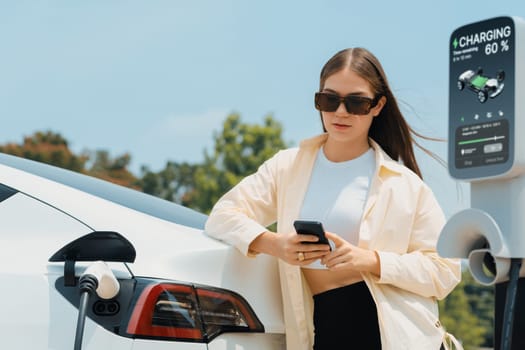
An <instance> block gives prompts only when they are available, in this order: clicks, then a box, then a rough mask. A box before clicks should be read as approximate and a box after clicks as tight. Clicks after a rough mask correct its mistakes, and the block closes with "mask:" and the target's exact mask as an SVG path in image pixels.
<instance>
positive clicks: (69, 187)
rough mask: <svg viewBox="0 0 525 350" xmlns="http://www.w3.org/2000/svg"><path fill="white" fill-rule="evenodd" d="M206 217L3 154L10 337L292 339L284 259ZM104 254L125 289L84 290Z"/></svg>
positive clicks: (103, 344) (214, 345)
mask: <svg viewBox="0 0 525 350" xmlns="http://www.w3.org/2000/svg"><path fill="white" fill-rule="evenodd" d="M205 220H206V216H205V215H203V214H200V213H197V212H195V211H192V210H190V209H188V208H184V207H182V206H179V205H177V204H174V203H171V202H168V201H165V200H162V199H159V198H156V197H153V196H150V195H147V194H144V193H141V192H138V191H135V190H131V189H127V188H124V187H121V186H117V185H113V184H110V183H108V182H105V181H102V180H99V179H95V178H92V177H88V176H85V175H81V174H77V173H74V172H71V171H67V170H64V169H60V168H57V167H52V166H49V165H46V164H42V163H38V162H34V161H29V160H26V159H22V158H18V157H14V156H9V155H5V154H0V237H1V244H0V286H1V289H0V310H1V311H2V317H1V318H0V344H1V348H2V349H10V350H14V349H31V350H37V349H57V350H62V349H73V348H75V349H80V348H82V349H97V350H100V349H115V350H120V349H133V350H141V349H148V350H155V349H173V350H204V349H207V350H233V349H235V350H242V349H251V350H259V349H261V350H262V349H265V350H267V349H285V336H284V321H283V316H282V315H283V312H282V302H281V294H280V284H279V275H278V271H277V262H276V261H275V259H273V258H271V257H268V256H259V257H257V258H255V259H251V258H246V257H244V256H242V255H241V254H240V253H239V252H238V251H237V250H236V249H235V248H232V247H230V246H228V245H226V244H224V243H221V242H218V241H216V240H214V239H212V238H209V237H208V236H206V235H205V234H204V233H203V230H202V229H203V225H204V222H205ZM96 264H103V265H104V266H106V267H107V269H108V274H110V275H112V276H114V277H113V278H114V279H115V278H116V281H117V282H118V283H117V286H116V287H118V288H117V289H116V290H115V293H118V294H116V296H111V295H110V296H109V298H108V296H107V295H102V296H103V297H104V298H103V297H101V296H99V292H100V291H99V290H98V289H97V292H92V293H88V292H86V293H82V297H81V291H80V287H79V286H80V285H82V283H80V284H79V279H81V278H84V276H87V275H89V276H92V275H91V274H89V273H88V272H87V271H86V270H87V269H88V268H92V267H93V266H95V265H96ZM88 271H89V270H88ZM99 277H100V276H99ZM98 282H99V285H102V278H99V281H98ZM95 287H97V285H95ZM86 295H87V297H85V296H86ZM86 314H87V317H86V318H84V315H86ZM84 322H85V323H84Z"/></svg>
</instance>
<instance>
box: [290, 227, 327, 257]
mask: <svg viewBox="0 0 525 350" xmlns="http://www.w3.org/2000/svg"><path fill="white" fill-rule="evenodd" d="M293 226H294V227H295V231H296V232H297V233H298V234H301V235H314V236H317V238H319V241H318V242H303V243H306V244H328V245H330V243H329V242H328V238H326V236H325V234H324V228H323V224H322V223H320V222H319V221H310V220H295V221H294V223H293ZM330 250H332V247H330Z"/></svg>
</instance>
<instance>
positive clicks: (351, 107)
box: [315, 92, 381, 115]
mask: <svg viewBox="0 0 525 350" xmlns="http://www.w3.org/2000/svg"><path fill="white" fill-rule="evenodd" d="M380 98H381V96H380V95H378V96H376V97H374V98H369V97H364V96H357V95H347V96H344V97H341V96H339V95H336V94H333V93H328V92H316V93H315V108H316V109H318V110H319V111H322V112H335V111H336V110H337V108H339V105H340V104H341V102H342V103H344V105H345V108H346V111H347V112H348V113H350V114H358V115H363V114H368V113H369V112H370V109H371V108H373V107H375V105H377V102H378V101H379V99H380Z"/></svg>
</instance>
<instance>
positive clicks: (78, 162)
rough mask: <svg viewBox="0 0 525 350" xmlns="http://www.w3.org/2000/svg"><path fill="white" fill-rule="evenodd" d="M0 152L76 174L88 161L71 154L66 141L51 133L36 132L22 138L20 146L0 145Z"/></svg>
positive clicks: (83, 156) (11, 144)
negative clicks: (68, 170)
mask: <svg viewBox="0 0 525 350" xmlns="http://www.w3.org/2000/svg"><path fill="white" fill-rule="evenodd" d="M0 152H3V153H7V154H11V155H15V156H18V157H22V158H26V159H31V160H36V161H38V162H42V163H46V164H51V165H54V166H58V167H61V168H64V169H70V170H73V171H76V172H82V171H83V170H84V166H85V164H86V162H87V161H88V157H87V156H86V155H75V154H73V152H72V151H71V150H70V149H69V147H68V142H67V140H66V139H65V138H63V137H62V135H60V134H59V133H55V132H52V131H46V132H41V131H37V132H35V133H34V134H33V135H31V136H26V137H24V140H23V142H22V144H16V143H7V144H5V145H0Z"/></svg>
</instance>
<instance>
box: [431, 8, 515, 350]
mask: <svg viewBox="0 0 525 350" xmlns="http://www.w3.org/2000/svg"><path fill="white" fill-rule="evenodd" d="M448 130H449V132H448V136H449V137H448V140H449V145H448V164H449V172H450V175H451V176H452V177H453V178H455V179H458V180H461V181H468V182H470V184H471V203H470V204H471V208H469V209H466V210H463V211H460V212H458V213H456V214H454V215H453V216H452V217H451V218H450V219H449V220H448V222H447V223H446V225H445V227H444V228H443V230H442V232H441V235H440V237H439V240H438V247H437V248H438V252H439V254H440V255H441V256H443V257H450V258H463V259H468V266H469V269H470V272H471V273H472V275H473V277H474V278H475V279H476V280H477V281H478V282H479V283H481V284H484V285H495V298H496V300H495V310H494V312H495V329H494V332H495V333H494V339H495V344H494V348H495V349H496V350H511V349H512V350H518V349H520V350H523V349H525V278H523V276H525V269H522V265H525V264H522V262H523V259H524V258H525V134H524V132H525V21H523V20H522V19H520V18H517V17H496V18H492V19H488V20H485V21H481V22H477V23H472V24H468V25H465V26H462V27H460V28H458V29H456V30H455V31H454V32H453V33H452V35H451V37H450V55H449V129H448Z"/></svg>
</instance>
